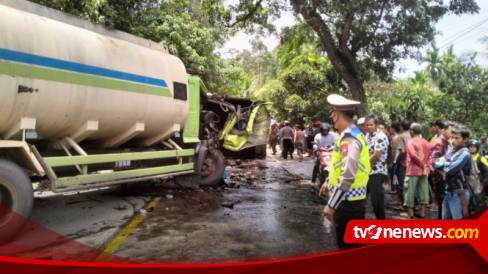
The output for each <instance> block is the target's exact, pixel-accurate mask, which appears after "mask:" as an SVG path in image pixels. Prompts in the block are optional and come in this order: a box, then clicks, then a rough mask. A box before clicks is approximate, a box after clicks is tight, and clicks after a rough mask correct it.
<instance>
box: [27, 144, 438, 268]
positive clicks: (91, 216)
mask: <svg viewBox="0 0 488 274" xmlns="http://www.w3.org/2000/svg"><path fill="white" fill-rule="evenodd" d="M312 168H313V160H312V159H311V158H305V159H304V160H303V161H298V159H297V157H295V159H294V160H290V159H288V160H284V159H282V158H281V157H280V156H279V155H276V156H273V155H271V153H270V152H269V151H268V156H267V158H265V159H262V160H242V161H241V160H229V161H228V167H227V169H226V170H227V174H228V177H227V178H226V179H225V183H224V184H222V185H220V186H218V187H214V188H204V189H198V190H184V189H170V188H166V187H165V184H163V183H160V182H147V183H145V184H143V185H130V186H129V187H128V188H127V189H125V191H121V190H120V188H119V187H113V188H106V189H102V190H94V191H86V192H74V193H67V194H58V195H53V194H52V193H36V199H35V205H34V210H33V213H32V215H31V220H32V221H34V222H36V223H38V224H40V225H41V226H43V227H45V228H48V229H50V230H52V231H54V232H56V233H59V234H60V235H64V236H67V237H68V238H71V239H74V240H76V241H77V242H79V243H82V244H84V245H87V246H89V247H93V248H95V249H98V250H100V251H103V250H105V251H106V252H109V253H111V254H113V255H115V256H119V257H123V258H136V259H138V260H139V261H143V262H179V263H181V262H187V261H188V260H190V261H189V262H195V260H197V259H203V260H205V261H208V260H212V259H216V258H220V260H222V258H224V260H225V259H227V260H228V261H229V262H236V261H249V260H250V261H256V260H260V259H263V260H269V259H270V258H287V257H296V256H303V255H312V254H323V253H327V252H333V251H334V250H336V249H337V246H336V240H335V233H334V231H333V230H331V229H330V226H327V225H324V224H322V223H321V222H320V214H321V211H322V209H323V207H324V205H325V204H326V200H325V199H324V198H319V197H318V196H317V193H318V185H316V186H314V185H311V184H310V178H311V171H312ZM390 196H391V195H386V198H387V201H389V200H390V199H391V198H392V197H390ZM368 205H369V207H368V210H367V212H368V213H367V218H374V214H373V213H372V209H371V206H370V205H371V203H368ZM386 209H387V210H386V213H387V218H393V219H395V218H400V217H399V212H396V211H393V210H392V207H391V206H387V207H386ZM429 214H430V215H428V217H430V218H434V217H435V214H434V213H432V212H431V213H429ZM34 232H35V231H32V235H35V233H34ZM32 237H34V236H32ZM60 241H62V240H61V238H60ZM38 242H39V243H40V244H38V248H40V249H42V248H43V247H44V246H49V247H51V248H52V247H53V246H56V245H57V243H56V240H53V238H52V237H51V238H47V239H45V240H44V241H42V240H38ZM58 259H62V258H58ZM161 260H163V261H161ZM220 262H221V261H220Z"/></svg>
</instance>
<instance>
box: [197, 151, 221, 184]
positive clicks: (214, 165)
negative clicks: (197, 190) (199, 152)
mask: <svg viewBox="0 0 488 274" xmlns="http://www.w3.org/2000/svg"><path fill="white" fill-rule="evenodd" d="M224 170H225V158H224V155H223V154H222V152H221V151H220V150H217V149H212V150H209V151H208V152H207V156H206V157H205V160H203V165H202V170H201V171H200V186H214V185H216V184H218V183H219V182H220V179H221V178H222V174H224Z"/></svg>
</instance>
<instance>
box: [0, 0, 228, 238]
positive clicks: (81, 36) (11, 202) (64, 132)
mask: <svg viewBox="0 0 488 274" xmlns="http://www.w3.org/2000/svg"><path fill="white" fill-rule="evenodd" d="M0 36H1V37H2V39H0V83H1V85H0V231H1V233H0V240H6V239H9V238H12V237H13V236H14V235H15V233H16V232H17V231H18V230H19V227H20V226H21V225H22V224H23V221H22V220H25V218H23V217H21V216H24V217H28V216H29V214H30V212H31V210H32V206H33V186H32V183H33V182H37V183H40V185H41V186H42V188H44V189H48V190H51V191H53V192H55V193H63V192H68V191H74V190H83V189H89V188H100V187H104V186H111V185H117V184H124V183H136V182H144V181H148V180H152V179H162V178H174V180H175V182H177V184H181V185H182V186H184V187H193V188H194V187H199V186H210V185H215V184H217V183H219V182H220V180H221V178H222V174H223V172H224V169H225V159H224V156H223V154H222V152H221V151H220V148H221V146H222V140H223V139H222V136H223V135H222V130H223V128H222V127H220V128H219V126H218V125H219V122H220V121H221V120H224V121H227V120H228V117H227V116H229V114H228V113H226V114H222V115H221V116H219V115H218V114H216V113H215V112H212V110H210V109H208V108H207V109H206V107H205V105H206V103H208V102H203V103H202V102H201V100H200V99H201V96H202V91H201V89H202V88H201V85H200V79H199V78H198V77H195V76H189V75H188V74H187V72H186V68H185V66H184V64H183V63H182V62H181V60H180V59H178V58H177V57H176V56H173V55H171V54H170V53H169V52H168V50H167V48H166V47H165V46H163V45H161V44H158V43H155V42H152V41H148V40H145V39H142V38H139V37H135V36H132V35H129V34H127V33H123V32H120V31H115V30H111V29H107V28H105V27H102V26H99V25H96V24H92V23H89V22H86V21H83V20H81V19H78V18H75V17H73V16H69V15H66V14H64V13H62V12H58V11H54V10H51V9H49V8H46V7H43V6H40V5H37V4H34V3H31V2H27V1H20V0H19V1H11V0H0ZM202 98H204V97H202ZM204 100H206V98H204ZM207 106H208V105H207Z"/></svg>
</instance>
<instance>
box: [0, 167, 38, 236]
mask: <svg viewBox="0 0 488 274" xmlns="http://www.w3.org/2000/svg"><path fill="white" fill-rule="evenodd" d="M33 203H34V191H33V189H32V183H31V181H30V180H29V178H28V177H27V175H26V174H25V172H24V170H22V168H20V167H19V166H18V165H16V164H14V163H12V162H10V161H6V160H3V159H0V240H1V241H8V240H11V239H12V238H13V237H14V236H15V235H16V233H18V232H19V231H20V229H21V228H22V227H23V226H24V224H25V222H26V221H27V219H26V218H27V217H29V215H30V213H31V211H32V205H33ZM20 215H22V216H23V217H22V216H20ZM24 217H25V218H24Z"/></svg>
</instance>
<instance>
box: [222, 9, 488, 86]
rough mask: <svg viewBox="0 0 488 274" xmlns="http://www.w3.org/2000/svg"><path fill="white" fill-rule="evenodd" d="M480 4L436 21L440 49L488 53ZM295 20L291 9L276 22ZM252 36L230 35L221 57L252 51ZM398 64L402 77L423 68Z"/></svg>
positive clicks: (274, 40)
mask: <svg viewBox="0 0 488 274" xmlns="http://www.w3.org/2000/svg"><path fill="white" fill-rule="evenodd" d="M477 3H478V6H479V7H480V11H479V13H478V14H474V15H462V16H456V15H449V16H446V17H444V18H443V19H442V20H441V21H439V23H437V30H438V31H439V32H440V33H439V35H437V36H436V44H437V47H439V48H440V49H441V52H444V51H446V50H447V48H448V47H449V46H450V45H454V52H455V54H456V55H457V56H462V55H467V54H469V53H470V52H473V51H478V52H485V53H487V54H488V44H483V43H481V42H480V41H479V40H480V39H481V38H482V37H484V36H488V1H487V0H477ZM294 23H295V19H294V16H293V15H292V14H291V13H289V12H283V13H282V15H281V18H279V19H278V20H276V21H275V22H274V24H275V26H276V27H277V29H278V30H280V29H281V28H283V27H286V26H291V25H293V24H294ZM251 39H252V37H251V36H248V35H246V34H244V33H242V32H241V33H239V34H237V35H236V36H234V37H233V38H231V39H230V40H229V41H228V42H227V43H226V44H225V45H224V47H223V48H221V49H219V50H218V52H220V54H221V56H222V57H225V58H230V57H232V55H231V54H230V53H228V52H229V50H231V49H237V50H239V51H243V50H245V49H248V50H251V48H252V47H251V43H250V40H251ZM263 42H264V44H265V45H266V46H267V47H268V50H269V51H271V50H273V48H275V47H276V46H277V45H278V43H279V40H278V37H274V36H270V37H267V38H265V39H263ZM423 51H425V49H423ZM477 62H478V64H480V65H483V66H488V58H487V57H484V56H480V55H478V57H477ZM397 67H398V68H400V67H403V69H405V70H406V71H405V72H399V71H398V69H397V71H396V72H395V75H396V76H400V77H404V76H413V71H415V70H419V69H421V66H420V65H419V64H418V62H417V61H415V60H403V61H401V62H399V63H398V66H397Z"/></svg>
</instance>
